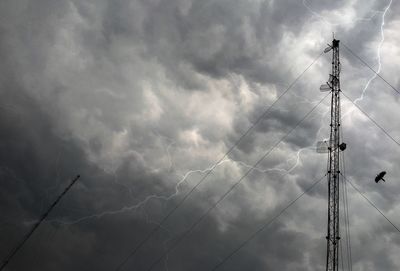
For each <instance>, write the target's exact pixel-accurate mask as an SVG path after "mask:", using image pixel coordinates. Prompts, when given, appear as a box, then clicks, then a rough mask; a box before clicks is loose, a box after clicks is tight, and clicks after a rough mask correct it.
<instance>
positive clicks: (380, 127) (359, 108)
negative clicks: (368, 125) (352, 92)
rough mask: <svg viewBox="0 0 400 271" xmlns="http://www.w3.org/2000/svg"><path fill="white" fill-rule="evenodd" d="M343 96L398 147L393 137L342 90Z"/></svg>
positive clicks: (398, 144)
mask: <svg viewBox="0 0 400 271" xmlns="http://www.w3.org/2000/svg"><path fill="white" fill-rule="evenodd" d="M342 94H343V96H344V97H346V98H347V100H349V101H350V102H351V103H352V104H353V105H354V106H355V107H357V108H358V110H360V112H361V113H363V114H364V115H365V116H366V117H367V118H369V120H370V121H372V122H373V123H374V124H375V125H376V126H377V127H378V128H379V129H381V130H382V132H384V133H385V135H387V136H388V137H389V138H390V139H391V140H392V141H393V142H394V143H396V144H397V146H399V147H400V143H399V142H398V141H397V140H396V139H394V138H393V137H392V136H391V135H390V134H389V133H388V132H387V131H386V130H385V129H384V128H383V127H382V126H380V125H379V124H378V123H377V122H376V121H375V120H374V119H373V118H371V117H370V116H369V115H368V114H367V113H366V112H365V111H364V110H362V109H361V107H359V106H358V105H357V104H356V103H355V102H354V101H352V100H351V99H350V98H349V97H348V96H347V95H346V94H344V93H343V92H342Z"/></svg>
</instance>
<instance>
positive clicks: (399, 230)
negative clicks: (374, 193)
mask: <svg viewBox="0 0 400 271" xmlns="http://www.w3.org/2000/svg"><path fill="white" fill-rule="evenodd" d="M342 176H343V175H342ZM343 178H345V179H346V177H344V176H343ZM346 181H347V182H348V183H349V184H350V185H351V186H352V187H353V188H354V189H355V190H356V191H357V192H358V193H359V194H360V195H361V196H362V197H363V198H364V199H365V200H366V201H368V203H369V204H370V205H371V206H372V207H374V208H375V209H376V210H377V211H378V212H379V213H380V214H381V215H382V216H383V217H384V218H385V219H386V220H387V221H388V222H389V223H390V224H391V225H392V226H393V227H394V228H395V229H396V230H397V231H398V232H399V233H400V229H399V228H398V227H397V226H396V225H395V224H394V223H393V222H392V221H390V219H389V218H388V217H387V216H386V215H385V214H384V213H383V212H382V211H381V210H379V208H378V207H377V206H376V205H375V204H374V203H373V202H372V201H370V200H369V199H368V198H367V196H365V195H364V194H363V193H361V191H360V190H359V189H358V188H357V187H356V186H355V185H354V184H353V183H352V182H351V181H350V180H349V179H346Z"/></svg>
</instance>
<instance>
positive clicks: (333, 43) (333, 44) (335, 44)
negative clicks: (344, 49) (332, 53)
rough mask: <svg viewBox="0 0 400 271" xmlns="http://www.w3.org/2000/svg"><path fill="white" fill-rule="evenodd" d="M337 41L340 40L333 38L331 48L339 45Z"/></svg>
mask: <svg viewBox="0 0 400 271" xmlns="http://www.w3.org/2000/svg"><path fill="white" fill-rule="evenodd" d="M339 42H340V40H336V39H333V41H332V47H333V48H337V47H339Z"/></svg>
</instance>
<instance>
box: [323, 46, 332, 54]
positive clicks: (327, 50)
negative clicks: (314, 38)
mask: <svg viewBox="0 0 400 271" xmlns="http://www.w3.org/2000/svg"><path fill="white" fill-rule="evenodd" d="M330 50H332V46H330V45H329V44H328V47H326V48H325V50H324V53H327V52H329V51H330Z"/></svg>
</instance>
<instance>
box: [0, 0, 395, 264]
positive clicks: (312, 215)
mask: <svg viewBox="0 0 400 271" xmlns="http://www.w3.org/2000/svg"><path fill="white" fill-rule="evenodd" d="M388 4H389V1H387V2H386V1H385V2H382V1H339V2H332V1H301V0H300V1H257V0H254V1H234V2H232V1H226V0H207V1H192V0H174V1H162V0H150V1H147V0H146V1H142V0H134V1H126V0H117V1H107V0H101V1H90V0H88V1H66V0H65V1H58V2H54V1H39V2H35V3H33V2H29V1H22V0H21V1H3V2H2V3H1V4H0V18H1V19H0V34H1V39H0V56H1V59H2V63H1V64H0V74H1V75H0V101H1V102H0V112H1V113H0V127H1V129H0V150H1V151H0V180H1V182H0V185H1V189H0V208H1V212H0V213H1V215H0V236H1V240H2V242H1V245H0V256H1V258H3V257H5V256H6V255H7V253H8V252H9V251H10V250H11V248H12V247H13V246H14V245H15V244H17V243H18V241H19V240H20V239H21V238H22V236H23V234H24V233H26V232H27V231H28V229H29V227H30V226H32V223H34V221H35V220H36V219H37V218H38V217H39V216H40V214H41V213H43V212H44V210H46V207H47V206H49V205H50V204H51V202H52V201H53V200H54V199H55V198H56V196H57V195H58V194H59V193H60V192H61V191H62V189H63V188H64V187H65V186H66V185H67V184H68V181H69V180H70V179H71V178H73V177H74V176H75V175H76V174H80V175H81V176H82V177H81V180H80V181H79V183H78V184H77V185H76V186H75V187H74V188H73V189H72V190H71V191H70V192H69V194H67V196H66V197H65V198H64V199H63V200H62V201H61V202H60V204H59V205H58V206H57V207H56V208H55V210H54V211H53V212H52V213H51V215H50V217H49V218H48V220H47V221H46V222H45V223H43V225H42V226H41V227H40V228H39V230H38V231H37V232H36V233H35V235H34V236H33V237H32V239H31V240H30V241H29V242H28V243H27V244H26V246H25V247H24V248H23V250H21V251H20V253H18V254H17V255H16V257H15V258H14V259H13V261H12V262H11V263H10V265H9V267H8V270H54V269H57V270H114V269H115V268H116V266H117V265H118V264H119V263H120V262H121V261H122V260H123V259H124V258H125V257H126V255H128V254H129V252H130V251H132V249H133V248H135V247H136V246H137V244H139V243H140V242H141V240H143V238H144V237H145V236H146V234H147V233H148V232H149V231H150V230H151V229H152V228H153V227H156V225H157V222H158V221H160V220H161V219H162V218H163V217H164V216H165V214H166V213H167V212H168V211H169V210H171V209H172V208H173V207H174V206H175V205H176V204H177V203H178V202H179V201H180V200H181V199H182V198H183V196H184V195H185V193H187V192H188V191H190V189H191V188H192V187H193V186H194V185H195V184H196V183H197V182H198V181H199V180H200V179H201V178H202V177H203V176H204V174H205V172H206V169H207V168H210V167H211V166H212V165H213V163H215V161H217V159H218V158H219V157H221V156H222V155H223V154H224V153H225V152H226V150H228V149H229V148H230V146H232V145H233V144H234V143H235V142H236V140H237V139H238V138H239V137H240V135H241V134H242V133H243V132H245V131H246V129H247V128H248V127H250V126H251V125H252V124H254V123H255V121H256V120H257V119H258V117H259V116H260V115H261V114H262V113H263V112H264V110H266V109H267V108H268V107H269V106H270V105H271V104H272V103H273V102H274V101H275V100H276V98H277V97H278V96H279V95H280V94H281V93H283V91H284V90H285V89H286V88H287V87H288V86H289V84H290V83H291V82H292V81H293V80H294V79H295V78H296V77H297V76H298V74H300V73H301V72H302V71H303V70H304V68H305V67H306V66H307V65H309V63H311V61H312V60H313V59H314V58H315V57H316V56H317V55H318V54H319V52H320V51H321V50H322V49H323V48H324V47H325V45H326V43H328V42H329V41H330V39H331V33H332V31H334V32H335V33H336V36H337V37H338V38H339V39H341V41H342V43H343V44H346V45H347V46H349V47H350V48H352V49H354V51H355V52H357V54H359V55H360V56H361V57H362V58H363V59H365V60H366V61H367V62H368V63H369V64H370V65H371V66H372V67H373V68H375V69H378V68H379V65H378V58H377V53H378V50H379V52H380V61H381V66H380V67H381V68H380V70H381V74H382V75H383V76H384V77H385V78H387V79H388V80H389V81H390V82H391V83H393V85H394V86H395V87H400V86H399V76H398V74H399V73H398V71H397V63H398V62H399V60H400V56H399V50H398V46H397V44H398V39H399V35H398V33H397V29H398V24H399V23H398V22H399V20H398V18H397V17H398V16H397V13H398V12H397V11H398V9H399V5H398V4H397V3H395V2H393V3H392V4H391V6H390V9H389V10H388V11H387V13H386V14H385V25H384V38H385V39H384V41H383V42H381V41H382V35H381V27H382V15H383V11H384V10H385V8H386V7H387V5H388ZM341 48H342V49H341V61H342V74H341V75H342V89H343V91H344V92H345V94H346V95H347V96H349V97H350V98H351V99H353V100H354V99H356V98H358V97H360V95H361V92H362V89H363V88H364V86H365V85H366V84H367V82H368V80H369V79H370V78H371V77H372V75H373V73H372V72H371V71H370V70H369V69H368V68H366V67H364V66H363V65H362V64H361V63H360V62H359V61H358V60H357V59H356V58H354V56H352V55H351V54H350V53H349V52H347V51H346V50H345V49H344V47H343V46H342V47H341ZM379 48H380V49H379ZM329 69H330V55H329V54H327V55H324V56H322V57H321V58H320V59H319V60H318V61H317V62H316V64H315V65H313V66H312V67H311V68H310V69H309V71H307V73H305V74H304V76H303V77H302V78H301V79H300V80H299V81H298V82H297V83H296V84H295V85H294V86H293V88H292V89H291V90H290V92H288V94H287V95H285V96H284V97H283V98H282V99H281V100H280V101H279V102H278V103H276V104H275V105H274V107H273V108H272V110H271V112H270V114H268V115H267V116H266V117H265V118H264V119H263V120H261V121H260V123H258V124H257V125H256V126H255V127H254V130H253V131H252V132H251V133H250V134H249V135H248V136H247V137H246V138H245V139H244V140H243V141H242V142H241V143H240V145H239V146H237V148H236V149H235V150H234V151H232V152H231V153H230V155H229V157H227V159H225V160H224V161H222V162H221V163H220V164H219V165H218V166H217V167H216V169H215V170H214V172H213V173H212V174H210V176H209V177H208V178H207V179H206V180H205V181H204V182H203V183H202V184H201V185H200V186H199V187H198V188H197V189H196V191H195V193H193V194H192V195H191V196H190V197H189V198H188V199H187V200H186V202H185V204H183V205H182V206H181V207H180V208H179V209H178V210H177V211H176V212H175V213H174V214H173V215H172V216H171V217H170V219H168V220H167V221H166V222H165V223H164V224H163V225H162V227H161V229H160V231H158V232H157V233H156V234H155V235H154V236H153V237H152V238H151V239H150V240H149V241H148V242H147V243H146V244H145V245H144V246H143V247H142V249H141V250H140V251H138V253H137V255H135V257H132V259H130V260H129V261H128V263H127V265H126V270H129V269H134V270H146V269H147V268H148V267H149V266H150V265H151V264H152V262H153V261H155V260H156V259H157V258H158V257H159V256H160V255H162V254H163V253H164V252H165V251H166V249H167V248H168V247H169V246H170V245H172V244H173V243H174V241H176V240H177V238H179V236H180V235H181V234H182V233H184V232H185V231H186V229H188V228H189V227H190V226H191V225H192V223H194V222H195V221H196V220H197V219H198V218H199V217H200V216H201V215H202V214H203V213H204V212H205V211H207V210H208V208H209V207H210V206H211V205H212V204H213V203H214V202H216V201H217V200H218V199H219V197H220V196H221V194H223V193H224V192H225V191H227V189H229V187H230V186H231V185H233V184H234V183H235V182H236V181H237V180H238V179H239V178H240V177H241V176H242V175H243V174H244V173H245V172H246V171H247V170H248V169H250V168H251V167H252V165H254V163H255V162H256V161H257V160H258V159H259V158H260V157H261V156H262V155H264V154H265V153H266V152H267V151H268V150H269V149H270V148H271V147H272V146H273V145H274V144H276V143H277V142H279V140H280V139H281V138H282V137H284V136H285V134H286V133H287V132H288V131H290V130H291V129H292V128H293V127H294V126H295V125H296V124H297V123H298V121H299V120H301V119H302V118H303V116H304V115H305V114H307V112H308V111H309V110H310V109H311V108H312V107H313V106H314V105H316V104H317V103H318V102H319V101H320V100H321V99H322V97H323V95H324V94H323V93H320V92H319V91H318V88H319V85H320V84H322V83H323V82H324V81H326V79H327V77H328V74H329ZM358 104H359V105H360V107H362V108H363V110H365V111H366V112H368V114H370V116H371V117H373V118H374V120H376V121H377V122H378V123H379V124H380V125H381V126H382V127H383V128H384V129H386V130H387V131H388V132H389V133H390V134H391V135H393V137H394V138H395V139H397V140H399V138H400V133H399V131H400V125H399V124H398V121H397V118H396V117H397V111H398V106H399V96H398V94H396V93H394V92H393V91H392V90H391V89H390V87H388V86H387V85H386V84H385V83H383V82H382V81H381V80H380V79H379V78H376V79H374V80H372V81H371V83H370V85H369V87H368V89H367V90H366V92H365V96H364V98H363V100H361V101H359V102H358ZM328 112H329V99H326V100H325V101H324V102H323V103H322V104H321V105H320V106H319V107H318V108H317V109H316V110H315V112H313V114H311V115H310V116H309V117H308V118H307V119H305V120H304V121H303V122H302V123H301V124H300V125H299V127H298V128H296V129H295V130H294V131H293V132H292V133H291V134H290V135H289V136H287V137H285V140H284V141H283V142H281V143H280V144H279V145H278V146H277V147H276V148H275V149H274V150H273V151H272V152H271V153H270V154H269V155H268V156H267V157H266V158H265V159H264V160H263V161H262V162H260V163H259V164H258V165H257V167H256V168H254V169H253V170H252V172H251V173H250V174H249V175H248V176H247V178H245V179H244V180H243V181H242V183H241V184H240V185H238V186H237V188H236V189H235V190H233V191H232V193H230V194H229V195H228V196H227V197H226V198H225V199H224V201H222V202H221V204H219V205H218V207H217V208H215V209H214V210H213V211H212V212H211V213H210V214H209V215H208V216H207V217H206V218H205V219H204V220H203V221H202V223H201V224H199V225H198V226H197V227H196V228H195V229H194V230H193V231H192V232H191V233H190V234H189V235H188V236H187V237H186V238H185V240H183V242H182V243H181V244H180V245H179V246H177V247H176V249H174V250H173V251H171V252H170V253H169V254H168V256H167V257H165V258H164V259H163V260H162V261H161V262H160V263H159V264H158V265H157V266H156V267H155V269H154V270H210V269H211V268H212V267H213V266H214V265H215V264H217V263H218V262H219V261H221V260H222V259H223V258H224V257H225V256H226V255H227V254H228V253H229V252H230V251H232V250H233V249H234V248H236V247H237V246H238V245H239V244H240V243H241V242H243V241H244V240H246V238H248V236H249V235H250V234H251V233H252V232H254V231H255V230H257V229H258V228H259V227H261V226H262V225H263V224H264V223H266V222H268V220H269V219H270V218H271V217H273V216H274V215H275V214H276V213H278V212H279V211H280V210H281V209H282V208H284V207H285V206H286V205H287V204H288V203H289V202H290V201H291V200H292V199H294V198H296V197H297V196H298V195H299V194H300V193H302V192H303V191H304V190H306V189H307V188H308V187H309V186H310V185H311V184H312V183H313V182H314V181H315V180H317V179H319V178H320V177H321V176H323V174H324V173H325V172H324V171H325V168H326V159H327V158H326V155H324V154H317V153H316V152H315V144H316V142H317V141H319V140H322V139H324V138H326V137H328V133H329V129H328V128H329V113H328ZM342 112H343V125H342V126H343V136H344V141H345V142H346V143H348V149H347V150H346V158H345V159H346V175H347V176H348V178H349V179H350V180H351V181H352V183H354V184H355V185H357V187H359V189H360V190H361V191H362V192H363V193H365V195H367V196H368V197H369V198H370V199H371V200H372V201H373V202H374V203H376V205H377V206H378V207H379V208H380V209H381V210H383V211H384V212H385V214H387V216H388V217H390V219H391V220H392V221H393V222H394V223H396V224H397V225H398V224H400V221H399V220H398V216H397V215H396V214H397V213H398V211H399V206H400V205H399V201H398V199H397V195H398V192H399V191H400V187H399V184H398V183H396V180H397V179H399V176H400V171H399V169H398V168H397V167H396V161H397V160H398V157H399V153H400V149H399V148H398V146H397V145H396V144H394V143H393V142H392V141H391V140H390V139H388V137H387V136H386V135H385V134H384V133H383V132H382V131H381V130H379V128H377V127H376V126H374V124H373V123H372V122H371V121H370V120H369V119H368V118H366V117H365V116H363V115H362V113H359V111H357V109H356V108H354V107H352V105H351V104H350V103H349V102H348V101H347V99H346V98H345V97H342ZM381 170H386V171H387V172H388V174H387V182H386V183H384V184H383V183H382V184H379V185H377V184H375V183H374V182H373V178H374V177H375V175H376V174H377V173H378V172H379V171H381ZM347 188H348V197H349V207H350V209H349V212H350V225H351V234H352V235H351V237H352V239H351V241H352V252H353V264H354V268H355V269H362V270H377V269H379V270H398V269H399V266H400V263H399V262H398V260H397V257H396V256H397V254H398V253H397V251H398V249H399V242H400V240H399V235H398V232H396V231H395V230H394V229H393V227H391V225H390V224H389V223H387V221H385V220H384V218H382V216H380V215H379V213H377V212H376V211H375V210H374V209H372V208H371V207H370V206H368V204H367V203H366V202H365V201H364V199H363V198H362V197H360V196H359V195H358V193H357V192H356V191H355V190H353V189H352V187H351V186H350V185H348V187H347ZM326 196H327V187H326V181H325V179H324V180H323V181H322V182H321V183H320V184H319V185H318V186H316V187H315V188H314V189H313V190H312V191H309V192H307V193H306V194H305V195H304V197H302V198H301V199H300V200H299V202H298V203H297V204H296V205H294V206H292V207H291V208H290V209H289V210H287V211H286V212H285V213H284V214H283V215H282V216H281V217H280V218H279V219H278V220H276V221H275V222H274V223H273V224H271V225H270V226H269V227H267V228H266V229H265V230H264V231H262V232H261V233H260V234H259V235H257V237H256V238H255V239H254V240H252V241H251V242H249V243H248V244H247V245H246V246H245V247H243V249H242V250H240V251H239V252H238V253H237V254H235V255H234V256H233V257H232V258H231V259H230V260H229V261H228V262H227V263H226V264H225V265H224V266H222V267H221V270H243V269H250V270H321V269H323V268H324V265H325V247H326V243H325V242H326V241H325V235H326V232H325V230H326V209H327V207H326ZM342 221H343V218H342ZM342 235H343V236H344V233H343V232H342Z"/></svg>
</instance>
